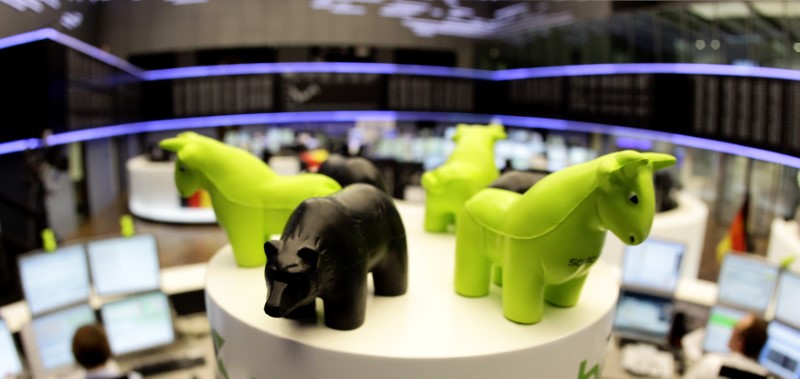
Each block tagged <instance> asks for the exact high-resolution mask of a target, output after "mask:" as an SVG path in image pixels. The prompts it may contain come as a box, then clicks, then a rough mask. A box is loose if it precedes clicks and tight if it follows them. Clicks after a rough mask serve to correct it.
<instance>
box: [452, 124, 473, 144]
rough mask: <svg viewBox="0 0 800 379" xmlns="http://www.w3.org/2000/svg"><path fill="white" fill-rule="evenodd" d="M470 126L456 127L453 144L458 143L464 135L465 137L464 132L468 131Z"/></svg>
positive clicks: (460, 125)
mask: <svg viewBox="0 0 800 379" xmlns="http://www.w3.org/2000/svg"><path fill="white" fill-rule="evenodd" d="M468 127H469V125H467V124H458V125H456V132H455V133H454V134H453V137H452V139H453V142H458V140H459V139H460V138H461V136H462V135H464V131H465V130H467V128H468Z"/></svg>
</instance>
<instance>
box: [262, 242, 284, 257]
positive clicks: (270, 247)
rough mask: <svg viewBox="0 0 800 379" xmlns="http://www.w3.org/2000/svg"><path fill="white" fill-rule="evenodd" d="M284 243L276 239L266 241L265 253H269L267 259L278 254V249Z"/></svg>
mask: <svg viewBox="0 0 800 379" xmlns="http://www.w3.org/2000/svg"><path fill="white" fill-rule="evenodd" d="M282 245H283V243H282V242H281V241H276V240H272V241H267V242H264V254H266V255H267V260H270V258H271V257H274V256H276V255H278V251H279V250H280V249H281V246H282Z"/></svg>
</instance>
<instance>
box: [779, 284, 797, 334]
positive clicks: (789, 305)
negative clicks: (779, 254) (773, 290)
mask: <svg viewBox="0 0 800 379" xmlns="http://www.w3.org/2000/svg"><path fill="white" fill-rule="evenodd" d="M798 294H800V274H798V273H795V272H790V271H784V272H783V273H781V276H780V278H779V279H778V296H777V297H776V299H775V320H778V321H780V322H782V323H784V324H788V325H791V326H793V327H795V328H800V301H797V295H798Z"/></svg>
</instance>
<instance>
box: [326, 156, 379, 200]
mask: <svg viewBox="0 0 800 379" xmlns="http://www.w3.org/2000/svg"><path fill="white" fill-rule="evenodd" d="M317 173H318V174H323V175H327V176H329V177H331V178H333V180H335V181H337V182H338V183H339V185H340V186H342V188H344V187H347V186H349V185H351V184H355V183H366V184H372V185H373V186H375V187H378V189H380V190H381V191H383V192H386V184H385V182H384V181H383V176H382V175H381V172H380V170H378V168H377V167H375V165H374V164H372V162H370V161H369V160H368V159H365V158H361V157H350V158H345V157H344V156H342V155H339V154H331V156H330V157H329V158H328V159H326V160H325V162H322V165H320V166H319V170H317Z"/></svg>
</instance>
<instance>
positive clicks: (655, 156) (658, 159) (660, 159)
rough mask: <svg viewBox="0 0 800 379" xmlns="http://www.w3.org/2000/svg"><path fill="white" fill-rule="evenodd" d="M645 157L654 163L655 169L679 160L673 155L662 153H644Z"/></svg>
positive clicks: (665, 166)
mask: <svg viewBox="0 0 800 379" xmlns="http://www.w3.org/2000/svg"><path fill="white" fill-rule="evenodd" d="M642 155H644V157H645V158H647V159H648V160H650V163H652V164H653V171H657V170H660V169H662V168H667V167H669V166H672V165H674V164H675V163H676V162H677V161H678V160H677V159H675V157H673V156H672V155H669V154H662V153H643V154H642Z"/></svg>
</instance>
